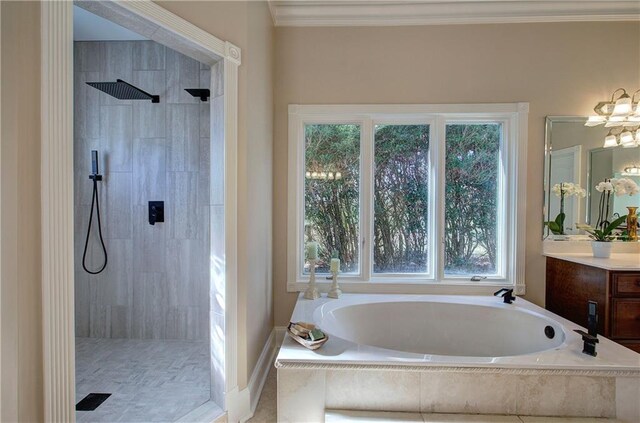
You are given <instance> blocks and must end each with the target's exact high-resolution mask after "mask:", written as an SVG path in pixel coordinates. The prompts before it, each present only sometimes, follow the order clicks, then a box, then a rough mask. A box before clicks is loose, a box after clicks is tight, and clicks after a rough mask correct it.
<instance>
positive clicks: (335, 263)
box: [331, 258, 340, 272]
mask: <svg viewBox="0 0 640 423" xmlns="http://www.w3.org/2000/svg"><path fill="white" fill-rule="evenodd" d="M339 271H340V259H338V258H332V259H331V272H339Z"/></svg>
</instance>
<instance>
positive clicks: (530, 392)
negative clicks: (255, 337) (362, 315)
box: [276, 294, 640, 422]
mask: <svg viewBox="0 0 640 423" xmlns="http://www.w3.org/2000/svg"><path fill="white" fill-rule="evenodd" d="M356 296H357V297H358V300H362V301H365V302H366V301H370V300H376V298H377V299H378V300H379V299H380V296H375V295H374V296H373V297H372V296H370V295H365V294H346V295H345V298H348V297H352V298H353V297H356ZM384 297H385V298H386V299H391V300H392V299H393V298H389V297H397V298H396V299H398V298H400V297H405V298H406V297H408V296H390V295H386V296H384ZM410 297H413V298H412V299H415V298H416V297H422V299H424V300H428V297H429V296H410ZM480 298H482V297H479V300H480ZM327 301H336V300H329V299H327V298H325V297H323V298H321V299H318V300H315V301H309V300H304V299H302V298H299V299H298V302H297V304H296V308H295V310H294V313H293V316H292V318H291V320H292V321H300V320H302V321H314V316H313V314H314V311H315V309H316V308H317V307H318V306H320V305H321V304H323V303H325V302H327ZM338 301H339V300H338ZM517 303H518V305H517V306H518V307H523V308H526V309H529V310H531V311H535V312H537V313H540V314H542V315H545V316H551V317H553V318H554V320H556V321H557V322H558V323H559V324H560V325H562V327H563V330H564V331H565V334H566V340H565V342H564V343H563V345H561V346H560V347H559V348H557V349H552V350H547V351H542V352H538V353H533V354H525V355H522V356H512V357H488V358H487V357H454V356H434V355H428V354H415V353H406V352H402V351H395V350H388V349H382V348H376V347H371V346H367V345H358V344H355V343H352V342H349V341H346V340H342V339H339V338H337V337H331V338H330V339H329V341H328V342H327V343H326V344H325V345H324V346H323V347H322V348H321V349H319V350H318V351H316V352H313V351H309V350H306V349H304V348H303V347H302V346H300V345H298V344H297V343H295V342H294V341H293V340H291V339H290V338H289V337H285V339H284V342H283V344H282V347H281V349H280V352H279V354H278V357H277V359H276V367H277V368H278V387H277V389H278V420H279V421H284V422H286V421H291V422H294V421H303V420H301V416H305V417H304V418H306V420H307V421H322V418H320V420H317V419H318V416H323V415H324V414H323V413H324V411H325V410H326V409H352V410H378V411H407V412H428V413H468V414H474V413H477V414H505V415H532V416H575V417H607V418H613V417H616V418H617V419H619V420H620V421H628V422H637V421H638V419H640V410H639V409H638V407H637V402H638V401H637V398H638V394H640V355H638V354H635V353H633V352H632V351H630V350H628V349H626V348H623V347H620V346H619V345H617V344H615V343H613V342H611V341H609V340H608V339H605V338H600V344H598V352H599V355H598V357H595V358H593V357H589V356H587V355H585V354H582V353H581V350H582V344H581V341H580V339H579V338H578V337H577V335H576V336H573V332H571V331H572V330H573V329H574V328H578V326H577V325H574V324H572V323H571V322H569V321H567V320H565V319H562V318H559V317H557V316H555V315H553V314H552V313H549V312H547V311H546V310H544V309H541V308H540V307H537V306H535V305H534V304H531V303H529V302H527V301H525V300H523V299H522V298H518V300H517ZM374 324H375V323H374ZM399 330H400V329H399ZM630 398H636V399H635V400H632V399H630ZM304 418H303V419H304Z"/></svg>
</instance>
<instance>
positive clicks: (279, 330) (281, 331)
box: [273, 326, 287, 350]
mask: <svg viewBox="0 0 640 423" xmlns="http://www.w3.org/2000/svg"><path fill="white" fill-rule="evenodd" d="M273 330H274V332H275V333H276V350H278V349H280V346H281V345H282V342H283V341H284V336H285V334H286V333H287V327H286V326H276V327H275V328H273Z"/></svg>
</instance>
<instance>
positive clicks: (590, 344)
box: [573, 329, 600, 357]
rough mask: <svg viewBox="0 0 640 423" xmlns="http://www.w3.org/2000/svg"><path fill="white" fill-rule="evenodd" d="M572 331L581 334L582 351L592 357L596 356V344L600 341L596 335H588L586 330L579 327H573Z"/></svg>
mask: <svg viewBox="0 0 640 423" xmlns="http://www.w3.org/2000/svg"><path fill="white" fill-rule="evenodd" d="M573 331H574V332H576V333H578V334H580V336H582V341H583V345H582V352H583V353H584V354H587V355H590V356H592V357H595V356H597V355H598V353H597V352H596V344H597V343H598V342H600V340H599V339H598V337H597V336H593V335H589V334H588V333H587V332H585V331H583V330H580V329H574V330H573Z"/></svg>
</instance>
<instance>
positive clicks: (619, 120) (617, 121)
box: [604, 116, 624, 128]
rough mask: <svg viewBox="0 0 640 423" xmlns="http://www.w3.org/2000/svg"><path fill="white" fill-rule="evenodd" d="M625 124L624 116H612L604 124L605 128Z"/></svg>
mask: <svg viewBox="0 0 640 423" xmlns="http://www.w3.org/2000/svg"><path fill="white" fill-rule="evenodd" d="M622 125H624V117H617V116H611V117H610V118H609V120H607V123H605V124H604V127H605V128H615V127H618V126H622Z"/></svg>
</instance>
